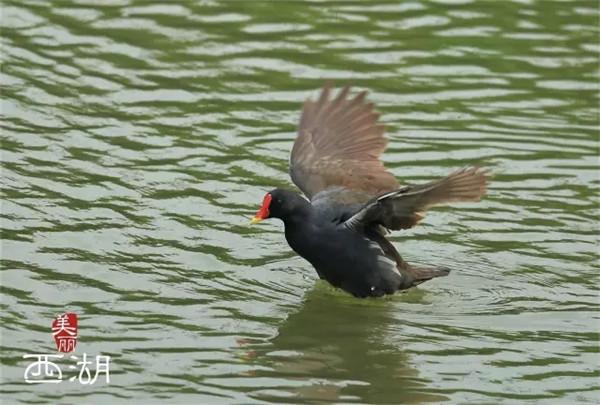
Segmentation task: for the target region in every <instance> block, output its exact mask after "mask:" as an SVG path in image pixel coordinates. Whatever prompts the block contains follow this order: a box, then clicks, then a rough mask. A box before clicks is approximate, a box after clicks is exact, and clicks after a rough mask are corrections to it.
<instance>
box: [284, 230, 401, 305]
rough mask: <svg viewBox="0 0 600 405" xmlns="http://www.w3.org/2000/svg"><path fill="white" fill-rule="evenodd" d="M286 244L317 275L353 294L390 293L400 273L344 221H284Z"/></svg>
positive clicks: (371, 243) (396, 285) (379, 294)
mask: <svg viewBox="0 0 600 405" xmlns="http://www.w3.org/2000/svg"><path fill="white" fill-rule="evenodd" d="M285 237H286V239H287V242H288V244H289V245H290V247H291V248H292V249H293V250H294V251H295V252H296V253H298V254H299V255H300V256H302V257H304V258H305V259H306V260H308V261H309V262H310V263H311V264H312V265H313V267H314V268H315V270H316V271H317V274H318V275H319V277H320V278H322V279H325V280H327V281H328V282H329V283H331V284H332V285H333V286H335V287H339V288H341V289H343V290H345V291H347V292H349V293H350V294H352V295H354V296H357V297H368V296H381V295H384V294H392V293H394V292H395V291H397V290H398V289H400V287H401V286H402V281H403V277H402V275H401V274H400V272H399V271H398V270H397V269H396V268H395V263H394V262H393V261H392V260H391V259H390V258H382V257H380V256H381V255H382V254H383V251H382V250H381V248H380V247H379V246H378V244H377V242H375V241H373V240H370V239H369V238H367V237H366V236H365V235H361V234H359V233H357V232H354V231H352V230H350V229H347V228H346V227H345V225H344V224H336V223H333V222H321V223H316V222H312V221H310V220H308V221H298V222H293V221H290V222H287V223H286V224H285Z"/></svg>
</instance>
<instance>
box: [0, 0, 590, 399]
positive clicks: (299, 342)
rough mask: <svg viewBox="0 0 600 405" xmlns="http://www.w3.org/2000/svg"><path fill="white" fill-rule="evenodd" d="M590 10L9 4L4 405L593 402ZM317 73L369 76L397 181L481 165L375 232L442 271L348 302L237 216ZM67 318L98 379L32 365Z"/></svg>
mask: <svg viewBox="0 0 600 405" xmlns="http://www.w3.org/2000/svg"><path fill="white" fill-rule="evenodd" d="M599 16H600V14H599V11H598V4H597V2H594V1H588V2H562V3H555V2H549V1H539V2H533V1H519V2H508V1H503V2H500V1H498V2H488V1H486V2H472V1H456V2H452V3H451V4H450V3H448V4H442V3H438V2H431V3H429V2H428V3H424V2H401V3H397V2H369V3H366V2H360V3H358V2H357V3H352V2H336V3H328V2H318V3H304V2H277V3H275V2H266V1H265V2H251V1H228V2H213V1H201V2H194V3H193V2H179V3H178V4H176V3H169V2H164V3H149V2H145V1H127V0H121V1H105V2H94V1H84V0H82V1H73V2H54V4H53V5H52V4H50V2H33V1H32V2H29V1H17V0H7V1H4V5H3V6H2V15H1V18H0V22H1V24H2V59H3V64H2V69H1V84H2V119H1V123H0V125H1V126H2V130H1V133H2V176H1V178H2V183H3V197H2V238H3V240H2V273H1V277H2V278H1V285H2V288H1V305H2V339H1V343H2V388H1V389H2V394H1V395H2V402H3V403H7V404H9V403H34V402H35V403H40V402H48V403H53V404H56V403H75V402H82V403H106V402H108V401H110V402H111V403H123V402H128V401H134V402H137V403H167V404H175V403H203V404H220V403H227V404H250V403H271V402H272V403H386V404H392V403H426V402H434V403H440V402H448V403H487V404H497V403H515V404H523V403H532V404H533V403H544V404H567V403H585V402H588V403H596V401H598V398H600V380H599V378H598V377H599V376H600V372H599V367H598V365H599V363H600V356H599V355H598V353H599V329H600V323H599V320H598V306H599V297H598V281H599V280H598V271H599V267H600V266H599V261H598V259H599V255H598V231H599V229H598V214H599V210H598V189H599V185H600V178H599V162H598V152H599V143H598V142H599V140H598V126H599V118H598V101H599V100H598V94H599V86H598V83H599V81H598V79H599V78H598V66H599V54H600V43H599V39H598V38H599V34H600V30H599ZM326 80H331V81H332V82H333V83H334V84H335V85H336V86H342V85H345V84H352V85H353V86H355V87H356V88H358V89H368V90H370V95H369V99H370V100H371V101H373V102H375V103H376V104H377V105H378V110H379V111H380V112H381V113H382V119H383V121H385V122H386V123H387V128H388V137H389V139H390V143H389V147H388V150H387V152H386V154H385V156H384V160H385V163H386V165H387V167H389V168H390V170H391V171H392V172H393V173H394V174H395V175H396V176H397V177H398V178H399V179H400V180H401V181H402V182H407V183H411V182H412V183H418V182H425V181H429V180H432V179H435V178H437V177H440V176H443V175H445V174H447V173H449V172H451V171H452V170H454V169H456V168H459V167H462V166H466V165H479V166H482V167H486V168H489V169H490V170H491V172H492V174H493V179H492V181H491V184H490V187H489V193H488V196H487V197H486V198H485V199H484V200H483V201H482V202H481V203H477V204H467V205H460V206H454V207H443V208H437V209H434V210H432V211H430V212H429V214H428V216H427V217H426V219H425V220H424V221H423V223H422V224H421V225H420V226H419V227H417V228H415V229H412V230H410V231H405V232H399V233H395V234H394V236H393V241H394V243H395V245H396V246H397V247H398V249H399V251H400V252H401V254H402V255H403V256H404V257H405V258H406V259H407V260H408V261H412V262H416V263H424V264H432V265H443V266H447V267H450V268H451V269H452V270H453V271H452V273H451V275H450V276H449V277H446V278H443V279H437V280H433V281H430V282H427V283H426V284H424V285H422V286H420V287H419V288H418V289H413V290H411V291H409V292H406V293H403V294H397V295H395V296H393V297H391V298H386V299H379V300H377V299H369V300H359V299H355V298H353V297H351V296H348V295H346V294H345V293H343V292H341V291H337V290H335V289H333V288H331V287H329V286H328V285H327V284H325V283H324V282H322V281H317V279H316V274H315V272H314V270H313V269H312V268H311V266H310V265H309V264H308V263H307V262H305V261H304V260H302V259H301V258H299V257H297V256H296V255H295V254H293V253H292V252H291V251H290V249H289V248H288V246H287V244H286V242H285V239H284V236H283V233H282V230H283V229H282V225H281V223H279V222H276V221H267V222H265V223H263V224H261V225H255V226H249V218H250V217H251V215H252V214H253V213H254V212H255V211H256V209H257V208H258V206H259V205H260V202H261V201H262V196H263V195H264V193H265V192H266V191H268V190H270V189H272V188H274V187H275V186H278V187H289V188H291V187H292V184H291V181H290V179H289V177H288V174H287V165H288V163H287V162H288V154H289V150H290V148H291V145H292V142H293V139H294V137H295V127H296V123H297V121H298V118H299V110H300V107H301V104H302V102H303V100H304V99H305V98H306V97H308V96H315V95H316V94H317V89H319V88H320V87H321V86H322V85H323V83H324V82H325V81H326ZM65 311H69V312H75V313H77V314H78V315H79V342H78V346H77V351H76V353H75V354H76V355H77V356H81V355H82V353H87V355H88V356H90V357H94V356H96V355H99V354H103V355H110V356H111V364H110V371H111V376H110V377H111V381H110V384H106V383H105V382H104V378H101V379H100V381H98V382H96V383H95V384H93V385H82V384H79V383H78V382H77V381H75V382H69V381H63V382H62V383H60V384H26V383H25V381H24V378H23V374H24V371H25V368H26V367H27V366H28V364H30V361H29V360H27V359H23V358H22V356H23V355H24V354H31V353H47V354H56V348H55V346H54V341H53V340H52V335H51V330H50V324H51V322H52V319H53V317H54V316H56V315H57V314H59V313H62V312H65ZM67 357H68V356H67ZM69 364H72V363H71V362H70V360H68V359H67V358H65V359H62V360H61V361H60V365H61V367H62V368H63V370H65V374H66V377H69V376H72V375H75V374H74V373H76V371H73V370H71V371H69V370H68V365H69Z"/></svg>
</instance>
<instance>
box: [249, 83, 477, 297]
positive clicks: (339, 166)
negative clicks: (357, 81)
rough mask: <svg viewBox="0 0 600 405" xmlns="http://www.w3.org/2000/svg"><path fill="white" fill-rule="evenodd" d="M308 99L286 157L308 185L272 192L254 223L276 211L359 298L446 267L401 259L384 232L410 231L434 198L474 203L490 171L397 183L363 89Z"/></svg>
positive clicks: (298, 244) (315, 261)
mask: <svg viewBox="0 0 600 405" xmlns="http://www.w3.org/2000/svg"><path fill="white" fill-rule="evenodd" d="M349 93H350V88H349V87H348V86H346V87H344V88H343V89H342V90H341V91H340V92H339V93H338V94H337V96H336V97H333V98H330V94H331V88H330V87H329V86H328V85H326V86H325V87H324V88H323V90H322V92H321V95H320V96H319V98H318V99H317V101H313V100H311V99H308V100H306V102H305V103H304V107H303V109H302V116H301V118H300V124H299V128H298V136H297V138H296V141H295V142H294V146H293V148H292V153H291V156H290V175H291V177H292V180H293V182H294V183H295V184H296V185H297V186H298V187H299V188H300V190H302V192H303V193H304V195H305V196H306V197H307V198H305V197H303V196H301V195H300V194H298V193H296V192H294V191H288V190H282V189H274V190H272V191H270V192H268V193H267V194H266V195H265V197H264V199H263V202H262V206H261V208H260V210H259V211H258V212H257V213H256V216H255V217H254V218H253V219H252V223H256V222H259V221H262V220H263V219H267V218H279V219H281V220H282V221H283V223H284V225H285V237H286V239H287V241H288V244H289V245H290V247H291V248H292V249H293V250H294V251H296V253H298V254H299V255H300V256H302V257H304V258H305V259H306V260H308V261H309V262H310V263H311V264H312V265H313V266H314V268H315V269H316V271H317V274H318V275H319V277H320V278H322V279H325V280H327V281H328V282H329V283H330V284H332V285H333V286H335V287H339V288H341V289H343V290H345V291H347V292H349V293H350V294H353V295H354V296H356V297H369V296H376V297H378V296H382V295H385V294H393V293H394V292H396V291H398V290H404V289H407V288H410V287H412V286H415V285H417V284H420V283H422V282H424V281H427V280H429V279H432V278H434V277H440V276H445V275H447V274H448V273H449V270H447V269H443V268H432V267H419V266H413V265H411V264H408V263H407V262H405V261H404V260H403V259H402V257H401V256H400V254H399V253H398V251H397V250H396V249H395V248H394V246H393V245H392V243H391V242H390V241H389V240H388V239H387V238H386V236H385V235H386V234H387V233H388V231H389V230H400V229H408V228H411V227H413V226H415V225H416V224H418V223H419V221H421V220H422V219H423V216H424V212H425V210H427V209H428V208H429V207H431V206H433V205H438V204H444V203H450V202H459V201H478V200H479V199H480V198H481V197H482V196H483V195H484V194H485V190H486V173H485V171H483V170H480V169H479V168H477V167H470V168H464V169H460V170H457V171H455V172H454V173H452V174H450V175H449V176H448V177H446V178H443V179H441V180H437V181H433V182H430V183H426V184H421V185H406V186H400V185H399V184H398V182H397V181H396V179H395V178H394V176H393V175H392V174H391V173H390V172H388V171H387V170H386V169H385V167H384V166H383V164H382V162H381V161H380V160H379V156H380V155H381V153H382V152H383V150H384V149H385V146H386V143H387V139H386V138H385V137H384V126H383V125H382V124H380V123H378V121H377V120H378V118H379V114H378V113H376V112H375V111H374V110H373V103H366V102H365V97H366V94H367V92H366V91H363V92H360V93H359V94H358V95H357V96H356V97H354V98H351V97H349Z"/></svg>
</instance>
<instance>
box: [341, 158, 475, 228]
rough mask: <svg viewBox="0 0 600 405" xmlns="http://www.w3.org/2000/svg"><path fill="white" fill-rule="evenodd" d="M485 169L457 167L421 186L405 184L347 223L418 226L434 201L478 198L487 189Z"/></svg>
mask: <svg viewBox="0 0 600 405" xmlns="http://www.w3.org/2000/svg"><path fill="white" fill-rule="evenodd" d="M486 182H487V177H486V172H485V171H483V170H480V169H479V168H477V167H470V168H464V169H461V170H458V171H456V172H454V173H452V174H450V175H449V176H448V177H445V178H443V179H441V180H437V181H434V182H431V183H427V184H423V185H419V186H404V187H401V188H399V189H398V190H395V191H392V192H389V193H385V194H383V195H380V196H379V197H377V198H374V199H372V200H371V201H369V202H368V203H367V204H365V205H364V206H363V207H362V208H361V209H360V210H359V211H358V212H357V213H356V214H354V215H353V216H352V217H350V218H349V219H348V220H347V221H346V222H344V224H345V225H346V226H347V227H349V228H351V229H363V228H365V227H368V226H372V225H382V226H384V227H385V228H387V229H392V230H397V229H407V228H412V227H413V226H415V225H416V224H417V223H418V222H419V221H420V220H421V219H423V216H424V215H425V210H427V208H429V207H431V206H432V205H439V204H445V203H451V202H460V201H479V200H480V199H481V197H483V195H484V194H485V190H486Z"/></svg>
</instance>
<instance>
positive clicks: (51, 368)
mask: <svg viewBox="0 0 600 405" xmlns="http://www.w3.org/2000/svg"><path fill="white" fill-rule="evenodd" d="M49 357H54V358H58V359H60V358H62V357H63V355H62V354H25V355H23V358H24V359H29V358H37V360H36V361H35V362H33V363H31V364H30V365H29V366H27V368H26V369H25V373H23V377H24V378H25V382H26V383H29V384H33V383H54V384H56V383H59V382H62V371H61V369H60V367H59V366H58V365H57V364H56V363H53V362H51V361H50V360H48V358H49ZM36 366H37V369H35V370H34V368H35V367H36ZM42 366H44V370H43V371H44V377H51V378H52V379H49V380H44V379H30V377H40V376H41V375H42ZM55 373H56V376H55V375H54V374H55Z"/></svg>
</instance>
